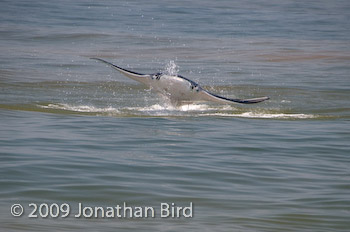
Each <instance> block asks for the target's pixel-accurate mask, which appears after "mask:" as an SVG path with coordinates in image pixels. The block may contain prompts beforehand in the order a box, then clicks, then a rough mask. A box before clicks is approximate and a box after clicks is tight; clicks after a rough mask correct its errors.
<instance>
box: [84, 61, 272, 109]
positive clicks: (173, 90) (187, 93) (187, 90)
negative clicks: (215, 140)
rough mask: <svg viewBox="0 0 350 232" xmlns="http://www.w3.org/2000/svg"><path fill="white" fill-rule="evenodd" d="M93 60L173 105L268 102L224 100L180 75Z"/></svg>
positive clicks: (258, 99) (224, 98)
mask: <svg viewBox="0 0 350 232" xmlns="http://www.w3.org/2000/svg"><path fill="white" fill-rule="evenodd" d="M91 59H93V60H97V61H101V62H103V63H105V64H107V65H109V66H111V67H112V68H114V69H116V70H118V71H119V72H121V73H122V74H124V75H125V76H127V77H129V78H131V79H133V80H135V81H138V82H140V83H142V84H144V85H146V86H147V87H149V88H151V89H152V90H154V91H156V92H158V93H160V94H162V95H164V96H166V97H167V98H168V99H169V100H170V102H171V103H172V104H173V105H177V106H178V105H183V104H189V103H193V102H201V101H209V102H216V103H221V104H228V103H242V104H253V103H259V102H262V101H265V100H268V99H269V97H258V98H251V99H233V98H226V97H222V96H219V95H216V94H214V93H211V92H209V91H207V90H205V89H203V88H202V87H201V86H200V85H199V84H197V83H196V82H194V81H192V80H190V79H188V78H186V77H183V76H180V75H168V74H164V73H161V72H158V73H154V74H141V73H137V72H133V71H130V70H127V69H124V68H121V67H119V66H117V65H114V64H112V63H110V62H108V61H105V60H103V59H100V58H91Z"/></svg>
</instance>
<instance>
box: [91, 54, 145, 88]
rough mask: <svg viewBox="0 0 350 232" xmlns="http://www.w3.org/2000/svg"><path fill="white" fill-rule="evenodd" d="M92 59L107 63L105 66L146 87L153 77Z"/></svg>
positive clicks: (106, 62)
mask: <svg viewBox="0 0 350 232" xmlns="http://www.w3.org/2000/svg"><path fill="white" fill-rule="evenodd" d="M90 59H92V60H97V61H100V62H102V63H105V64H107V65H109V66H111V67H112V68H114V69H116V70H118V71H119V72H121V73H122V74H124V75H125V76H127V77H129V78H131V79H133V80H135V81H138V82H141V83H143V84H145V85H149V82H150V77H151V75H148V74H142V73H137V72H133V71H130V70H127V69H124V68H121V67H119V66H117V65H115V64H112V63H110V62H108V61H105V60H103V59H100V58H90Z"/></svg>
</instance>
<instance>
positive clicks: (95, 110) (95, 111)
mask: <svg viewBox="0 0 350 232" xmlns="http://www.w3.org/2000/svg"><path fill="white" fill-rule="evenodd" d="M37 107H38V108H40V109H47V110H49V112H52V111H51V110H57V111H56V112H55V113H60V111H63V112H61V113H80V114H88V115H95V116H113V117H236V118H253V119H315V118H320V117H321V116H319V115H314V114H302V113H284V112H276V111H270V112H269V111H267V112H266V110H264V112H259V111H254V112H253V111H249V110H246V111H242V109H237V108H235V107H233V106H220V107H215V106H212V105H206V104H188V105H183V106H180V107H174V106H171V105H160V104H154V105H150V106H138V107H120V108H116V107H112V106H106V107H96V106H92V105H71V104H67V103H49V104H45V105H37ZM52 113H54V112H52Z"/></svg>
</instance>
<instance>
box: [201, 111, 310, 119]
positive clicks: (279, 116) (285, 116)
mask: <svg viewBox="0 0 350 232" xmlns="http://www.w3.org/2000/svg"><path fill="white" fill-rule="evenodd" d="M202 116H220V117H240V118H277V119H308V118H315V115H310V114H283V113H280V114H278V113H277V114H268V113H254V112H245V113H241V114H230V113H213V114H210V113H209V114H202Z"/></svg>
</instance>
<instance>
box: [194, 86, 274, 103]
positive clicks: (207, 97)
mask: <svg viewBox="0 0 350 232" xmlns="http://www.w3.org/2000/svg"><path fill="white" fill-rule="evenodd" d="M201 97H202V98H203V99H205V100H207V101H212V102H218V103H232V102H235V103H242V104H253V103H259V102H262V101H265V100H268V99H270V98H269V97H259V98H250V99H232V98H226V97H222V96H219V95H216V94H213V93H210V92H208V91H206V90H204V89H203V90H202V91H201Z"/></svg>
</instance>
